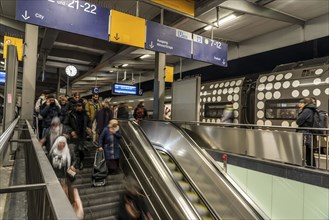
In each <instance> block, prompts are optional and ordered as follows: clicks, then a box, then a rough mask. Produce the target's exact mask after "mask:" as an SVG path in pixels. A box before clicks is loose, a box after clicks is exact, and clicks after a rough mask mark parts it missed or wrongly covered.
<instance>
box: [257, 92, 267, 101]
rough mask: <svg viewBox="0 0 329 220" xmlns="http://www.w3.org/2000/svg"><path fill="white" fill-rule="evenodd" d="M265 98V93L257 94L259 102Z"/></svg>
mask: <svg viewBox="0 0 329 220" xmlns="http://www.w3.org/2000/svg"><path fill="white" fill-rule="evenodd" d="M264 97H265V95H264V93H263V92H260V93H258V94H257V99H258V100H263V99H264Z"/></svg>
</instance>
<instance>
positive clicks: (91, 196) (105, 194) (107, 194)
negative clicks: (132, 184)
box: [80, 189, 124, 200]
mask: <svg viewBox="0 0 329 220" xmlns="http://www.w3.org/2000/svg"><path fill="white" fill-rule="evenodd" d="M122 192H124V190H123V189H122V190H114V191H110V192H99V193H92V194H89V195H82V196H80V198H81V200H85V199H87V200H93V199H98V198H100V197H111V196H113V195H116V194H121V193H122Z"/></svg>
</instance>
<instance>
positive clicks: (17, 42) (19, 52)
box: [3, 36, 23, 61]
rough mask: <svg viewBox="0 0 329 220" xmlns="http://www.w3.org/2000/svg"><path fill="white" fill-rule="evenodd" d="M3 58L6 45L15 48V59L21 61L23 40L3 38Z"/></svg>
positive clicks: (5, 55) (5, 54)
mask: <svg viewBox="0 0 329 220" xmlns="http://www.w3.org/2000/svg"><path fill="white" fill-rule="evenodd" d="M3 41H4V42H3V44H4V47H3V58H4V59H6V58H7V46H8V45H14V46H16V49H17V57H18V60H19V61H22V60H23V39H21V38H16V37H9V36H5V37H4V40H3Z"/></svg>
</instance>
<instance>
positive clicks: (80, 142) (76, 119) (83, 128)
mask: <svg viewBox="0 0 329 220" xmlns="http://www.w3.org/2000/svg"><path fill="white" fill-rule="evenodd" d="M64 124H65V125H68V126H70V127H71V129H72V132H71V137H72V140H71V142H72V143H74V144H75V152H76V158H77V163H76V164H77V168H79V169H82V168H83V159H84V141H85V140H86V137H87V133H89V134H91V125H90V121H89V118H88V115H87V114H86V112H85V111H84V110H83V104H82V103H81V102H77V104H76V107H75V109H74V110H72V111H71V112H70V113H69V114H68V117H67V118H66V119H65V122H64Z"/></svg>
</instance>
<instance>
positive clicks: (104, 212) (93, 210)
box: [84, 202, 120, 220]
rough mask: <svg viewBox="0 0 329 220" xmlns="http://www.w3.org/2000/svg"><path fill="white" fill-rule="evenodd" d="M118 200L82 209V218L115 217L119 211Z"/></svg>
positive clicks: (91, 219) (92, 219)
mask: <svg viewBox="0 0 329 220" xmlns="http://www.w3.org/2000/svg"><path fill="white" fill-rule="evenodd" d="M119 205H120V204H119V202H113V203H109V204H102V205H97V206H91V207H88V208H85V209H84V212H85V216H84V219H85V220H87V219H90V220H94V219H97V218H104V217H105V216H106V217H114V216H115V217H116V216H117V214H118V212H119Z"/></svg>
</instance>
